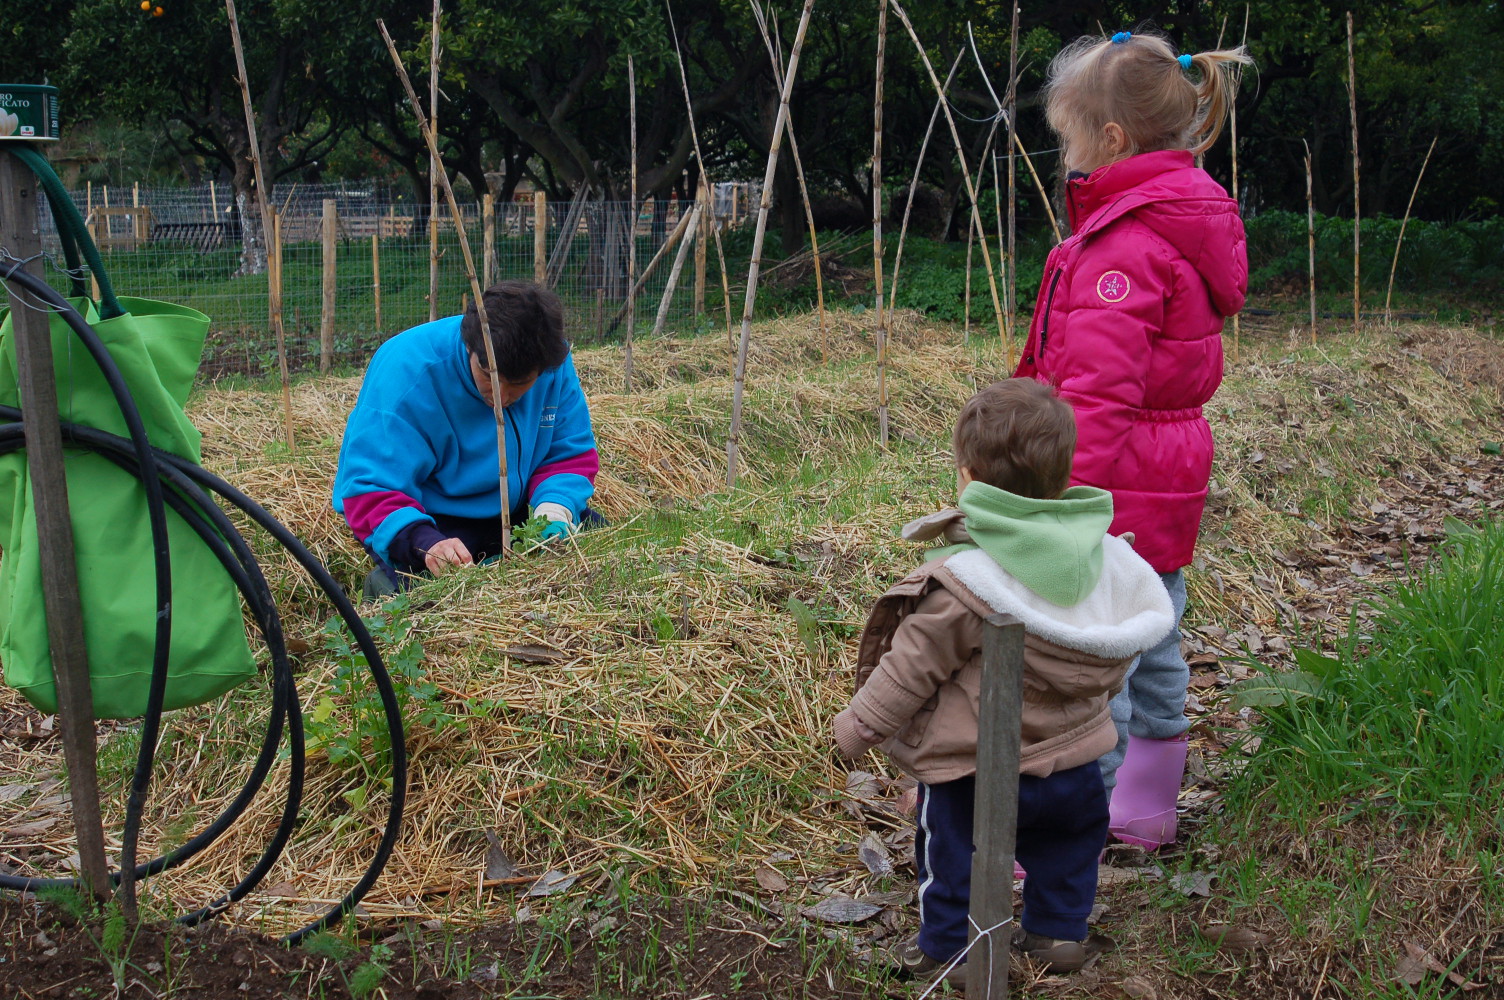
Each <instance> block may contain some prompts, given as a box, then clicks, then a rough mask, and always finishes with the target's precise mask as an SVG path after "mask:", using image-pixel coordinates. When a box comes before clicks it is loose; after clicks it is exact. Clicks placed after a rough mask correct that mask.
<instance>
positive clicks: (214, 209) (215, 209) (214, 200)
mask: <svg viewBox="0 0 1504 1000" xmlns="http://www.w3.org/2000/svg"><path fill="white" fill-rule="evenodd" d="M209 214H210V215H212V216H213V218H211V219H210V220H209V221H210V222H218V221H219V195H217V194H215V193H214V182H213V181H210V182H209Z"/></svg>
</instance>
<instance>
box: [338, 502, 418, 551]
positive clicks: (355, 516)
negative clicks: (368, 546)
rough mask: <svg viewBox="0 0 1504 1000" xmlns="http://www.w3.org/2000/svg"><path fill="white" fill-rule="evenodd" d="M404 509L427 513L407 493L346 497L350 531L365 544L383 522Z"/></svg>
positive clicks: (346, 518) (346, 515)
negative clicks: (409, 508) (411, 508)
mask: <svg viewBox="0 0 1504 1000" xmlns="http://www.w3.org/2000/svg"><path fill="white" fill-rule="evenodd" d="M403 507H413V508H416V509H417V510H418V511H419V512H420V513H427V512H426V511H424V510H423V505H422V504H420V503H418V501H416V500H414V499H413V498H412V497H410V496H408V495H407V494H406V493H398V492H397V491H396V490H382V491H379V492H375V493H362V494H360V495H359V496H353V497H346V498H345V521H346V522H348V523H349V525H350V530H351V531H353V532H355V537H356V538H359V539H360V540H361V541H362V542H364V541H365V540H366V539H368V538H370V537H371V535H372V533H373V532H375V530H376V529H377V528H379V527H381V522H382V521H385V520H386V519H387V518H388V517H389V516H391V514H392V512H393V511H397V510H401V509H402V508H403Z"/></svg>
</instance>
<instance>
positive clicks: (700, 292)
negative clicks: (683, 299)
mask: <svg viewBox="0 0 1504 1000" xmlns="http://www.w3.org/2000/svg"><path fill="white" fill-rule="evenodd" d="M695 197H696V200H697V201H698V202H699V205H698V208H699V211H700V215H701V218H702V220H703V218H704V215H705V212H706V207H705V206H706V202H708V201H709V200H710V196H709V195H708V194H707V193H706V192H705V179H704V178H703V177H702V178H700V187H699V192H698V194H696V196H695ZM705 228H706V227H705V226H704V225H703V224H702V225H701V226H699V227H698V229H697V231H696V232H695V318H696V319H698V318H699V317H701V316H703V315H705Z"/></svg>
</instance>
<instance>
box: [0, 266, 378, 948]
mask: <svg viewBox="0 0 1504 1000" xmlns="http://www.w3.org/2000/svg"><path fill="white" fill-rule="evenodd" d="M22 267H23V262H21V261H0V281H4V282H7V283H13V284H14V285H16V286H18V287H19V288H21V289H22V290H23V291H24V292H26V293H28V294H29V295H30V296H31V297H33V298H34V299H36V300H40V302H41V303H43V304H44V305H45V306H46V307H47V309H48V310H49V311H51V312H54V313H56V314H58V315H59V316H61V317H62V319H63V320H64V322H66V323H67V324H68V326H69V327H70V328H71V329H72V330H73V332H74V334H75V335H77V337H78V339H79V340H80V342H82V344H83V345H84V348H85V350H87V351H88V352H89V355H90V357H92V358H93V359H94V361H95V363H96V364H97V365H98V366H99V368H100V371H101V372H102V373H103V374H104V377H105V380H106V382H107V383H108V384H109V387H110V391H111V392H112V393H113V394H114V396H115V400H116V402H117V403H118V405H119V406H120V412H121V414H122V416H123V417H124V419H125V423H126V426H127V428H128V429H129V432H130V437H129V438H123V437H119V436H117V435H114V434H109V433H106V432H104V431H101V430H98V429H97V428H93V427H88V426H84V425H80V424H71V423H67V422H64V423H62V435H63V438H64V440H65V441H67V442H68V443H69V444H70V445H73V446H74V447H78V448H83V449H86V450H89V451H92V452H94V453H96V454H99V455H102V456H103V457H105V458H107V459H108V460H110V461H111V462H114V463H115V464H116V465H117V466H119V467H120V468H122V469H124V470H125V471H126V472H128V473H130V474H131V475H133V476H136V477H137V478H138V479H139V480H140V481H141V483H142V487H143V488H144V490H145V491H146V497H147V514H148V520H149V523H150V526H151V532H152V538H153V553H154V559H155V561H156V578H157V588H158V608H159V613H158V618H157V643H156V649H155V653H154V656H153V661H152V677H151V685H150V688H149V690H148V698H147V711H146V715H145V717H144V719H143V722H142V727H141V748H140V752H139V754H138V756H137V759H136V769H135V773H134V775H133V778H132V782H131V792H130V797H129V798H128V800H127V803H126V819H125V827H126V836H125V838H124V842H125V844H126V847H127V849H126V850H123V851H122V854H123V855H124V856H125V857H126V858H127V859H128V862H127V863H130V862H132V861H133V860H134V854H135V851H134V845H135V839H136V832H137V831H138V830H139V829H140V823H141V811H142V808H143V806H144V804H145V798H146V792H147V789H148V787H149V785H150V782H151V769H152V764H153V762H154V759H155V756H156V748H157V737H158V734H159V733H160V729H161V718H162V701H163V692H164V691H165V690H166V684H167V664H168V639H169V634H170V633H169V630H170V626H171V617H170V616H171V596H172V595H171V587H172V576H171V567H170V562H169V554H168V547H167V521H166V509H167V508H171V509H172V511H173V512H174V513H175V514H177V515H178V516H179V517H181V518H182V519H183V520H184V522H186V523H187V524H188V525H189V526H190V527H191V528H192V529H193V530H194V532H195V533H196V534H197V535H198V536H199V538H200V539H202V540H203V542H204V544H205V545H207V546H208V547H209V549H210V550H211V551H213V552H214V554H215V556H216V557H218V559H219V561H220V563H221V565H223V566H224V568H225V572H226V573H228V574H229V576H230V578H231V579H232V580H233V581H234V582H235V586H236V587H237V588H238V589H239V591H240V594H241V596H242V597H243V598H244V599H245V602H246V605H247V606H248V608H249V609H250V612H251V615H252V617H253V618H254V619H255V621H256V623H257V626H258V627H259V629H260V631H261V634H262V637H263V639H264V640H265V642H266V645H267V649H268V652H269V653H270V656H271V664H272V705H271V713H270V715H269V716H268V718H267V722H266V733H265V736H264V737H263V738H262V741H261V749H260V752H259V753H258V754H257V757H256V761H255V764H254V766H253V767H252V768H251V773H250V775H249V776H248V777H247V779H246V781H245V784H244V785H243V786H242V787H241V789H240V792H239V794H237V795H236V796H235V799H234V801H232V802H231V803H230V804H229V805H228V806H226V807H225V809H224V811H223V812H222V813H220V815H219V816H217V817H216V818H215V819H214V820H213V822H211V823H209V824H208V826H206V827H204V829H203V830H201V831H200V832H199V833H198V834H196V835H195V836H193V837H192V838H191V839H189V840H188V841H187V842H185V843H184V844H183V845H182V846H181V847H179V848H178V849H177V850H175V851H172V852H171V853H169V854H166V855H163V856H161V857H158V858H155V859H153V860H151V861H148V862H146V863H144V864H139V865H133V872H134V878H137V879H140V878H146V877H148V876H150V875H154V874H156V873H158V872H162V871H166V870H167V869H169V868H175V867H177V866H178V865H181V864H183V863H185V862H187V861H188V860H190V859H191V858H193V857H194V856H196V855H197V854H199V853H200V852H201V851H203V850H204V849H205V848H207V847H208V846H209V845H210V844H212V843H214V841H215V840H216V839H218V838H219V836H220V835H221V834H223V833H224V832H225V831H226V830H228V829H229V828H230V827H231V826H232V825H233V824H234V823H235V821H236V820H237V819H239V818H240V817H241V816H242V815H243V814H244V813H245V811H246V809H247V808H249V806H250V804H251V802H252V801H253V800H254V799H255V797H256V795H257V794H258V793H259V792H260V790H261V788H262V786H263V784H264V783H265V781H266V776H267V774H268V773H270V771H271V768H272V765H273V763H275V761H276V757H277V750H278V747H279V746H280V745H281V743H282V737H283V730H284V727H285V729H286V734H287V739H288V745H289V749H290V751H291V762H290V773H289V777H288V788H287V802H286V804H285V806H284V807H283V809H282V817H281V821H280V822H279V823H278V825H277V829H276V832H275V833H274V834H273V836H272V839H271V842H270V843H269V844H268V845H267V847H266V850H265V851H263V852H262V854H261V857H260V858H259V859H258V860H257V862H256V864H255V865H253V866H252V868H251V870H250V871H249V872H248V873H247V874H246V875H245V877H244V878H242V879H241V880H240V882H239V883H238V884H237V885H235V886H234V887H232V888H230V889H228V890H226V891H225V892H224V893H223V894H221V895H220V896H219V897H217V898H216V899H214V900H213V901H212V902H210V903H208V904H207V905H205V906H202V907H200V908H199V909H197V910H194V911H192V912H190V913H185V914H183V915H182V916H180V917H178V918H177V919H178V921H179V922H180V923H183V924H187V925H189V926H192V925H195V924H198V923H201V922H203V921H204V920H207V919H209V918H211V917H214V916H217V915H218V914H220V913H222V912H223V911H224V910H226V909H227V908H228V907H229V906H230V905H232V904H233V903H235V902H236V901H238V900H240V899H242V898H244V897H245V896H246V895H247V894H248V893H250V892H251V891H252V890H254V889H255V887H256V886H257V885H258V884H259V883H260V882H261V880H262V879H263V878H265V877H266V874H267V872H269V871H270V870H271V868H272V866H273V865H274V864H275V863H276V861H277V858H278V857H280V856H281V853H282V851H283V849H284V848H285V847H286V846H287V843H288V841H289V840H291V838H292V834H293V829H294V827H295V826H296V824H297V817H298V811H299V809H300V808H301V805H302V798H303V776H304V759H303V757H304V739H303V716H302V711H301V708H300V706H299V702H298V692H297V686H296V683H295V682H294V680H293V674H292V664H291V662H290V661H289V659H288V656H287V644H286V641H285V637H284V636H283V634H282V622H281V616H280V614H279V613H278V610H277V605H276V602H275V600H273V598H272V595H271V589H270V587H269V586H268V585H267V582H266V577H265V575H264V574H263V573H262V572H261V567H260V565H259V564H258V563H257V561H256V558H255V556H254V555H253V554H252V552H251V549H250V546H249V545H247V544H246V541H245V539H244V537H242V536H241V534H240V532H239V531H238V530H237V529H236V527H235V525H234V524H233V522H231V521H230V519H229V517H228V516H226V514H225V512H224V511H223V510H221V509H220V507H219V505H218V504H217V503H216V502H215V501H214V499H213V498H212V496H211V494H213V495H217V496H218V497H220V498H222V499H223V500H225V501H226V502H228V503H229V504H232V505H233V506H234V507H236V508H238V509H239V510H240V511H242V512H243V513H244V514H245V515H246V516H248V517H249V518H250V519H251V520H252V521H253V522H254V523H255V524H257V525H259V526H260V527H261V528H262V529H263V530H265V531H266V532H267V533H268V534H270V535H271V536H272V537H273V538H274V539H276V541H277V542H278V543H280V544H281V545H282V547H283V548H285V549H286V550H287V551H288V552H289V553H291V554H292V556H293V558H294V559H296V560H297V561H298V563H299V564H300V565H302V567H303V568H304V570H306V571H307V573H308V575H309V576H310V577H312V578H313V581H314V582H315V583H316V584H318V586H319V587H320V589H322V590H323V591H324V593H325V594H326V595H327V596H328V597H329V599H330V600H331V601H332V602H333V603H334V606H335V609H336V610H337V611H338V612H339V615H340V617H341V618H342V619H343V620H344V622H345V625H346V627H347V628H348V629H349V630H350V634H351V635H352V636H353V638H354V639H355V642H356V645H357V646H358V647H359V649H360V651H361V653H362V654H363V655H364V656H365V660H366V663H367V665H368V666H369V668H370V671H371V679H372V682H373V683H374V684H375V686H376V690H377V693H378V695H379V697H380V700H381V707H382V711H383V714H384V716H385V720H386V725H387V730H388V732H389V734H390V736H391V742H390V745H391V766H392V791H391V803H390V806H389V808H388V810H387V820H386V828H385V829H384V830H383V832H382V836H381V841H380V843H379V844H378V845H377V848H376V855H375V857H373V858H372V859H371V862H370V863H369V864H368V865H367V866H366V869H365V871H364V872H363V873H362V875H361V877H360V879H359V880H358V881H357V882H356V884H355V886H354V887H353V888H352V889H351V890H350V891H349V892H348V893H346V894H345V896H344V897H343V898H342V899H340V901H339V902H338V903H337V904H335V905H334V906H333V907H331V908H330V909H329V910H328V911H326V912H325V913H324V914H323V915H322V916H320V917H319V918H318V919H317V920H315V921H313V922H312V923H310V924H308V925H307V926H305V927H302V928H300V929H298V930H296V931H293V932H292V933H290V934H287V935H285V936H284V937H283V938H282V940H283V941H284V942H286V943H288V944H296V943H297V942H298V941H301V940H302V939H303V938H305V937H307V936H308V935H309V934H313V933H316V932H318V931H321V930H324V929H325V928H328V927H330V926H333V925H334V924H336V923H338V922H339V921H340V920H341V919H343V918H344V916H345V914H347V913H349V912H350V911H351V910H353V909H354V908H355V905H356V904H357V903H359V902H360V900H361V899H362V898H363V897H364V896H365V894H366V893H367V892H368V891H370V888H371V886H372V885H373V884H375V882H376V880H377V879H378V878H379V877H380V876H381V872H382V869H383V868H385V867H386V863H387V860H388V859H389V858H390V857H391V854H392V849H393V848H394V847H395V845H396V842H397V835H398V831H399V829H400V827H401V823H402V810H403V804H404V802H405V799H406V792H407V752H406V746H405V744H404V742H403V731H402V713H401V709H400V708H399V706H398V704H397V696H396V692H395V691H394V690H393V688H392V682H391V678H390V676H389V675H388V674H387V671H386V667H385V665H384V664H383V662H382V660H381V654H380V652H379V651H378V650H377V648H376V644H375V643H374V642H373V641H372V639H371V635H370V632H368V631H367V630H366V627H365V623H364V622H362V621H361V619H360V616H359V615H358V614H357V613H356V611H355V607H354V605H352V604H351V603H350V599H349V597H347V596H346V595H345V592H344V590H343V588H341V587H340V585H339V584H338V583H337V582H336V581H335V579H334V577H332V576H331V575H330V574H329V571H328V569H326V568H325V567H324V565H323V564H322V563H321V562H319V560H318V559H317V558H316V557H315V556H314V555H313V554H312V553H311V552H309V551H308V549H307V548H306V547H305V546H304V545H303V544H302V543H301V542H300V541H298V539H297V537H296V536H294V535H293V533H292V532H291V531H289V530H288V529H287V528H286V527H285V526H284V525H283V524H282V523H281V522H279V521H278V520H277V519H276V518H274V517H273V516H272V515H271V514H269V513H268V512H267V511H266V509H265V508H264V507H262V506H261V505H260V504H258V503H257V502H256V501H255V500H252V499H251V498H250V497H248V496H246V495H245V494H244V493H242V492H240V491H239V490H237V489H236V488H235V487H233V486H231V485H230V484H229V483H227V482H225V481H224V480H223V479H221V478H219V477H218V476H216V475H214V474H213V473H210V472H209V471H207V470H206V469H204V468H202V467H200V466H198V465H196V464H194V463H193V462H190V461H188V460H186V459H184V458H181V457H179V456H177V455H174V454H172V453H170V452H167V451H163V450H161V449H158V448H154V447H152V446H151V443H150V442H149V441H148V440H147V437H146V431H145V428H144V425H143V424H142V422H141V415H140V412H139V411H138V410H137V408H136V404H135V401H134V400H133V399H132V398H131V394H130V390H129V388H128V387H127V386H126V384H125V379H124V378H123V376H122V375H121V373H120V370H119V368H118V367H117V366H116V365H115V361H114V359H113V358H112V357H111V356H110V354H109V351H108V350H107V349H106V348H105V346H104V343H103V342H102V341H101V340H100V338H99V336H98V334H97V333H95V331H94V329H93V328H92V327H91V326H89V324H88V322H87V321H86V320H85V319H84V317H83V316H82V315H81V314H80V313H79V312H78V310H77V309H75V308H74V307H73V306H72V305H71V304H70V303H69V302H68V300H67V299H65V298H63V297H62V296H61V295H60V294H58V292H56V291H55V290H54V289H53V288H52V287H51V286H50V285H48V284H47V283H46V282H45V281H43V280H42V279H40V278H37V277H35V276H34V275H31V274H29V273H27V272H26V271H25V270H23V269H22ZM0 420H4V421H9V422H8V423H0V454H7V453H9V452H12V451H16V450H19V449H22V448H24V447H25V444H26V442H25V435H24V429H23V425H22V423H21V411H20V410H18V409H15V408H14V407H9V406H0ZM164 484H165V486H166V487H167V488H166V489H163V486H164ZM111 878H112V879H113V880H114V881H116V882H119V881H120V878H121V873H120V872H113V873H111ZM79 884H80V883H79V880H77V879H44V878H21V877H17V876H13V875H0V888H6V889H14V890H20V891H35V890H37V889H42V888H55V887H77V886H78V885H79Z"/></svg>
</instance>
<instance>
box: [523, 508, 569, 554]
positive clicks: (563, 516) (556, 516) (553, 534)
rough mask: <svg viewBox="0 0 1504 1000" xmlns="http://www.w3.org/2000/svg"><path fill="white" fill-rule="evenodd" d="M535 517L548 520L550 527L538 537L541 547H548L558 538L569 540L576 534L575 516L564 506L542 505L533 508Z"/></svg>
mask: <svg viewBox="0 0 1504 1000" xmlns="http://www.w3.org/2000/svg"><path fill="white" fill-rule="evenodd" d="M533 516H534V517H540V516H541V517H546V518H548V525H547V526H546V527H545V528H544V529H543V533H542V534H540V535H539V536H538V544H539V545H547V544H549V543H550V542H552V541H554V540H555V539H557V538H568V537H569V536H570V535H572V534H574V530H575V527H574V515H572V514H571V513H570V512H569V508H568V507H565V506H564V505H563V504H557V503H540V504H539V505H538V506H536V507H534V508H533Z"/></svg>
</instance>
